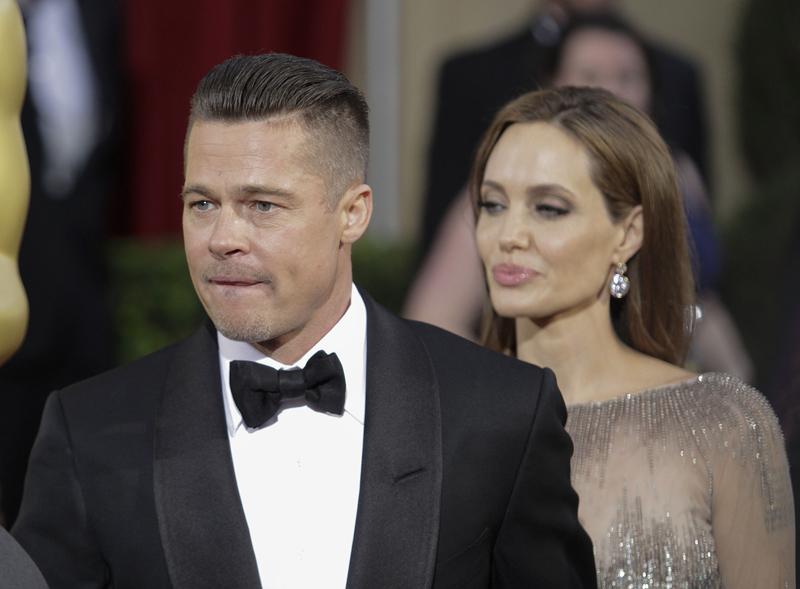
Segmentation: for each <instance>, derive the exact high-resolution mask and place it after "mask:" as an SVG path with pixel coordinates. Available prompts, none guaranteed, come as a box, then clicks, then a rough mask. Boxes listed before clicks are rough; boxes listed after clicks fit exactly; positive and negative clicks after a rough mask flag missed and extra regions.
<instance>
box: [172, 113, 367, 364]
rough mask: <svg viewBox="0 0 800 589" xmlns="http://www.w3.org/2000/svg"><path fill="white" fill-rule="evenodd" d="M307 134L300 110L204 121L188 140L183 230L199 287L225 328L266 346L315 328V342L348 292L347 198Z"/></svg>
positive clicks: (228, 333) (205, 303)
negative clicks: (291, 114) (322, 169)
mask: <svg viewBox="0 0 800 589" xmlns="http://www.w3.org/2000/svg"><path fill="white" fill-rule="evenodd" d="M306 141H308V137H307V134H306V132H305V131H304V129H303V128H302V127H301V126H300V125H299V124H298V123H297V122H294V121H293V120H291V119H280V120H273V119H268V120H264V121H248V122H235V123H226V122H217V121H197V122H195V123H194V124H193V126H192V129H191V131H190V134H189V138H188V141H187V147H186V166H185V167H186V173H185V176H186V178H185V183H184V189H183V200H184V207H183V236H184V244H185V248H186V259H187V261H188V265H189V273H190V275H191V278H192V282H193V283H194V287H195V290H196V291H197V294H198V296H199V297H200V301H201V302H202V303H203V306H204V307H205V309H206V312H207V313H208V314H209V317H210V318H211V320H212V321H213V322H214V325H215V326H216V327H217V329H218V330H219V331H220V332H221V333H222V334H223V335H225V336H226V337H228V338H230V339H234V340H239V341H246V342H250V343H254V344H262V345H264V346H265V347H266V348H267V351H269V350H273V349H276V348H278V347H280V346H282V345H284V344H285V343H287V342H289V341H292V340H293V339H294V338H296V337H297V336H301V337H300V339H301V340H302V339H303V337H306V339H308V337H309V333H310V334H312V335H313V337H311V340H312V341H310V342H308V347H310V346H311V345H313V344H314V343H315V342H316V341H317V340H318V339H319V337H321V336H322V335H324V333H325V332H326V331H327V330H328V329H330V327H332V325H333V324H334V323H335V322H336V321H338V319H339V317H340V316H341V314H342V312H343V310H344V309H343V308H342V300H344V308H346V303H347V301H348V300H349V292H350V283H351V272H350V251H349V247H348V246H347V245H346V243H343V234H346V233H347V231H348V219H349V217H348V215H347V211H346V210H344V208H343V207H346V206H347V203H346V202H345V201H347V199H346V198H343V199H341V200H340V201H338V202H334V201H333V200H331V199H332V198H334V197H333V196H332V195H330V194H329V190H328V188H329V184H330V180H329V179H328V178H324V177H322V174H318V173H316V172H315V169H314V164H313V162H311V161H310V159H311V158H309V157H308V153H309V150H308V149H307V148H306V144H305V142H306ZM344 241H345V242H347V241H348V238H347V236H345V239H344ZM342 297H344V299H343V298H342ZM317 332H319V333H318V335H317ZM303 352H304V350H303V351H301V352H300V353H301V354H302V353H303Z"/></svg>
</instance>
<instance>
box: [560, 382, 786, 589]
mask: <svg viewBox="0 0 800 589" xmlns="http://www.w3.org/2000/svg"><path fill="white" fill-rule="evenodd" d="M568 415H569V417H568V419H567V430H568V431H569V433H570V434H571V436H572V439H573V442H574V444H575V454H574V455H573V459H572V481H573V486H574V487H575V490H576V491H577V492H578V495H579V496H580V506H579V510H578V515H579V518H580V520H581V523H582V524H583V526H584V528H585V529H586V531H587V532H588V533H589V535H590V536H591V538H592V541H593V543H594V550H595V561H596V565H597V571H598V583H599V587H601V588H603V589H606V588H612V587H613V588H617V587H620V588H623V587H624V588H626V589H628V588H630V589H634V588H636V589H662V588H663V589H667V588H676V589H677V588H687V589H688V588H692V589H694V588H707V587H708V588H711V587H714V588H717V587H724V588H726V589H739V588H741V589H745V588H747V589H753V588H759V589H761V588H773V587H775V588H777V587H781V588H783V587H789V588H792V589H793V588H794V586H795V570H794V515H793V514H794V511H793V509H794V508H793V501H792V491H791V487H790V482H789V480H790V479H789V467H788V463H787V459H786V452H785V449H784V442H783V436H782V435H781V432H780V428H779V426H778V422H777V419H776V418H775V414H774V413H773V411H772V409H771V408H770V406H769V405H768V404H767V401H766V400H765V399H764V397H763V396H762V395H761V393H759V392H758V391H757V390H755V389H754V388H752V387H749V386H747V385H746V384H744V383H743V382H742V381H740V380H739V379H737V378H735V377H732V376H728V375H723V374H703V375H700V376H698V377H697V378H694V379H692V380H689V381H685V382H683V383H679V384H673V385H667V386H662V387H658V388H654V389H650V390H647V391H644V392H640V393H636V394H629V395H625V396H622V397H620V398H617V399H611V400H608V401H602V402H592V403H586V404H577V405H571V406H570V407H568Z"/></svg>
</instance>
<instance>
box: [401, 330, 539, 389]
mask: <svg viewBox="0 0 800 589" xmlns="http://www.w3.org/2000/svg"><path fill="white" fill-rule="evenodd" d="M406 321H407V322H408V324H409V325H410V327H411V329H412V330H414V332H415V333H416V334H417V336H418V337H419V339H420V340H421V342H422V344H423V345H424V346H425V349H426V351H427V353H428V355H429V356H430V358H431V361H432V362H433V364H434V366H435V367H437V368H438V369H440V370H447V371H450V372H458V373H459V374H461V375H462V376H463V377H464V378H466V379H470V380H472V381H474V382H482V381H484V380H488V381H491V382H493V383H498V382H520V381H522V382H525V383H528V384H530V383H534V382H535V383H538V382H539V381H540V380H541V379H542V378H543V376H544V371H543V369H542V368H540V367H539V366H535V365H533V364H528V363H526V362H522V361H520V360H517V359H516V358H514V357H512V356H508V355H506V354H501V353H499V352H495V351H493V350H490V349H488V348H486V347H483V346H481V345H478V344H476V343H474V342H472V341H469V340H467V339H464V338H463V337H461V336H458V335H455V334H453V333H450V332H449V331H446V330H444V329H441V328H439V327H436V326H433V325H429V324H427V323H421V322H418V321H410V320H406Z"/></svg>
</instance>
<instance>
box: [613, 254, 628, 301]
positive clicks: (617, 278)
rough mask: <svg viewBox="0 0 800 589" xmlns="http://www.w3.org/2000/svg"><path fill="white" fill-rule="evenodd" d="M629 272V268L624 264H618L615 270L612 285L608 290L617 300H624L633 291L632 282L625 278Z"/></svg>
mask: <svg viewBox="0 0 800 589" xmlns="http://www.w3.org/2000/svg"><path fill="white" fill-rule="evenodd" d="M627 271H628V266H627V265H626V264H625V263H624V262H620V263H619V264H617V267H616V268H615V269H614V276H612V277H611V284H609V285H608V290H609V291H610V292H611V296H612V297H614V298H615V299H621V298H623V297H624V296H625V295H626V294H628V291H629V290H630V289H631V281H630V279H629V278H628V277H627V276H625V272H627Z"/></svg>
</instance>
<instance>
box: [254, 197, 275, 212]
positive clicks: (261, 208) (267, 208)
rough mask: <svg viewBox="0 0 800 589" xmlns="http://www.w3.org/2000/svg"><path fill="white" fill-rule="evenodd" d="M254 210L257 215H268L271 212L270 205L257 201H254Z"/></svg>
mask: <svg viewBox="0 0 800 589" xmlns="http://www.w3.org/2000/svg"><path fill="white" fill-rule="evenodd" d="M255 208H256V210H257V211H258V212H259V213H268V212H270V211H271V210H272V203H271V202H266V201H263V200H259V201H256V203H255Z"/></svg>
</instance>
